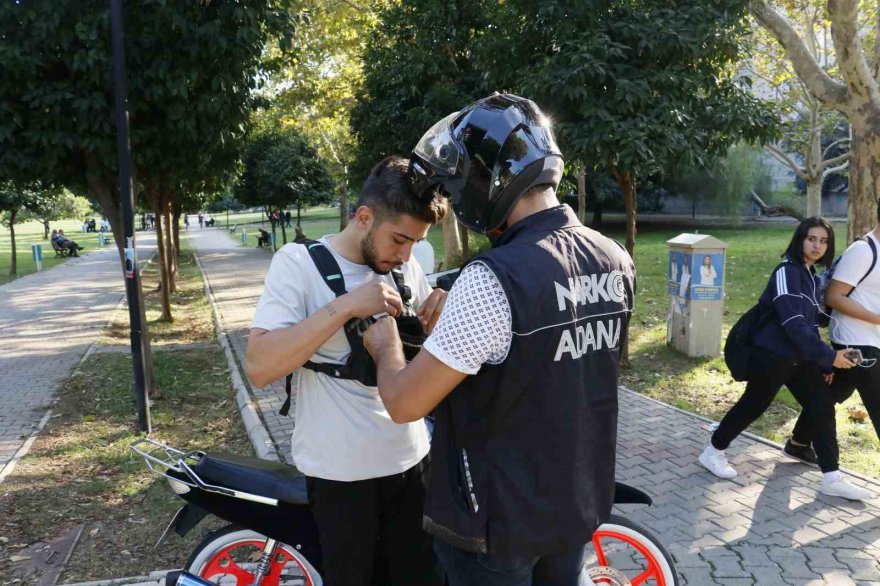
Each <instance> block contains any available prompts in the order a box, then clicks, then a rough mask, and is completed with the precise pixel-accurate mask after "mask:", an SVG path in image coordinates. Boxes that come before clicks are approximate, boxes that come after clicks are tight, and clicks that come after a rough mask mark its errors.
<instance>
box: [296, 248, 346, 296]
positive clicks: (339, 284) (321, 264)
mask: <svg viewBox="0 0 880 586" xmlns="http://www.w3.org/2000/svg"><path fill="white" fill-rule="evenodd" d="M303 246H305V247H306V250H308V251H309V256H310V257H312V262H314V263H315V266H316V267H317V268H318V272H319V273H321V277H323V279H324V282H325V283H326V284H327V286H328V287H330V290H331V291H333V293H334V294H335V295H336V296H337V297H340V296H342V295H345V293H346V291H345V279H343V278H342V269H340V268H339V263H338V262H336V259H335V258H333V253H332V252H330V251H329V250H327V247H326V246H324V245H323V244H321V243H320V242H318V241H317V240H306V241H305V242H303Z"/></svg>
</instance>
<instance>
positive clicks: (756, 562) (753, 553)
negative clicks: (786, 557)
mask: <svg viewBox="0 0 880 586" xmlns="http://www.w3.org/2000/svg"><path fill="white" fill-rule="evenodd" d="M732 549H733V551H735V552H736V554H737V555H738V556H739V557H740V560H742V566H743V568H747V569H749V568H755V567H758V568H762V567H774V568H775V567H778V566H777V564H776V562H774V561H773V560H771V559H770V557H769V556H768V555H767V548H766V547H760V546H753V545H751V544H750V543H740V544H738V545H736V546H734V547H733V548H732ZM750 571H751V570H750Z"/></svg>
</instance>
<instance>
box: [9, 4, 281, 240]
mask: <svg viewBox="0 0 880 586" xmlns="http://www.w3.org/2000/svg"><path fill="white" fill-rule="evenodd" d="M125 8H126V9H125V11H124V26H125V50H126V67H127V74H128V75H127V77H128V79H127V84H128V94H129V103H128V107H129V119H130V125H131V145H132V151H133V172H134V177H135V180H136V185H146V184H149V183H151V182H153V183H155V182H160V183H161V184H162V185H163V186H166V187H165V188H167V189H172V190H174V189H180V188H181V186H184V187H186V188H191V187H192V186H193V185H198V184H201V183H203V182H206V181H211V180H214V179H215V178H217V177H223V176H224V175H225V173H226V171H227V170H228V169H229V168H230V167H231V165H230V163H231V161H232V160H233V158H234V155H235V153H234V151H233V150H231V147H234V145H235V142H236V140H238V139H240V138H241V137H242V136H243V134H244V132H245V131H246V130H247V127H248V124H249V120H250V114H251V111H252V110H253V107H254V104H255V101H256V95H255V91H254V90H255V89H256V88H257V86H258V85H259V84H260V80H261V76H264V75H265V73H264V72H265V71H266V70H267V68H271V67H272V65H273V64H272V63H266V61H265V59H264V48H265V46H266V44H267V42H268V40H269V39H270V38H278V39H280V41H279V44H280V46H281V47H282V48H283V49H287V48H288V46H289V36H290V34H291V32H292V30H293V28H294V25H295V19H294V17H292V16H291V13H290V10H289V2H288V0H259V1H254V2H247V3H241V2H234V1H232V0H213V1H211V2H167V1H165V0H140V1H139V2H129V3H126V5H125ZM0 56H2V58H0V63H2V68H3V69H2V75H0V174H2V175H4V176H6V177H12V178H15V179H19V180H24V181H29V180H32V179H35V178H39V179H42V180H47V181H51V182H52V183H55V184H58V185H66V186H69V187H71V188H72V189H74V190H77V189H76V188H85V187H88V188H89V190H90V191H91V193H92V194H93V195H94V196H95V197H96V198H97V199H98V200H99V201H100V203H101V206H102V208H103V209H104V211H105V213H106V214H107V215H108V217H109V218H110V220H111V223H113V224H114V226H116V227H117V228H120V227H121V216H120V211H119V197H118V189H117V187H116V183H117V180H116V173H117V171H116V169H117V166H116V148H117V147H116V131H115V127H114V123H113V120H114V118H113V87H112V78H111V73H112V66H111V65H112V58H111V51H110V18H109V4H108V3H107V2H103V1H98V0H84V1H83V2H56V1H51V0H35V1H33V2H5V3H2V4H0ZM79 191H84V189H79ZM114 232H115V233H117V234H121V229H118V230H117V229H115V230H114Z"/></svg>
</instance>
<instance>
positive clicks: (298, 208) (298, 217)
mask: <svg viewBox="0 0 880 586" xmlns="http://www.w3.org/2000/svg"><path fill="white" fill-rule="evenodd" d="M301 223H302V206H301V205H299V202H297V204H296V227H297V228H302V226H300V224H301Z"/></svg>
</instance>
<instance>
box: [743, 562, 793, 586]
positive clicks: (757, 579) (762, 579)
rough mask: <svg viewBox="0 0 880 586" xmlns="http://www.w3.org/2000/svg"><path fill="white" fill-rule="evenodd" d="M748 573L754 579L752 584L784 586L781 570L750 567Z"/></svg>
mask: <svg viewBox="0 0 880 586" xmlns="http://www.w3.org/2000/svg"><path fill="white" fill-rule="evenodd" d="M749 572H751V574H752V577H753V579H754V582H753V584H757V585H760V586H777V585H782V584H785V581H784V580H783V578H782V569H781V568H779V567H771V566H750V567H749Z"/></svg>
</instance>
